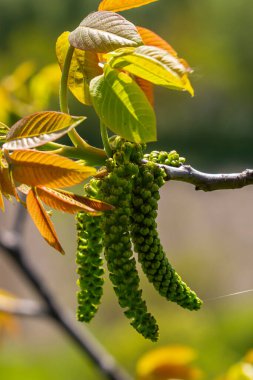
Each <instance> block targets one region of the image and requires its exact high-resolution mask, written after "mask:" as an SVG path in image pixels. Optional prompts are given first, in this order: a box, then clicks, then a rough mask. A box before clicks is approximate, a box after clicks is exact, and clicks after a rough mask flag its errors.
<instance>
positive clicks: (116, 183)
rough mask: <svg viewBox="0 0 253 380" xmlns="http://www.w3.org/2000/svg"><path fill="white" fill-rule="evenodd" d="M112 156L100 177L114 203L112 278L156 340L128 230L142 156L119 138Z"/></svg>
mask: <svg viewBox="0 0 253 380" xmlns="http://www.w3.org/2000/svg"><path fill="white" fill-rule="evenodd" d="M115 145H116V148H117V149H116V151H115V152H114V155H113V158H112V159H109V160H108V161H107V169H108V171H109V174H108V176H107V177H105V178H104V179H102V180H101V188H100V194H102V200H103V201H105V202H108V203H110V204H112V205H114V206H115V210H113V211H112V212H109V213H106V214H105V215H104V216H103V217H102V218H103V223H102V228H103V231H104V239H103V245H104V249H105V251H104V253H105V258H106V261H107V266H108V270H109V276H110V280H111V281H112V283H113V287H114V291H115V293H116V295H117V297H118V301H119V304H120V306H121V307H122V308H123V309H125V311H124V314H125V315H126V316H127V318H129V319H130V321H131V325H132V326H133V327H134V328H135V329H136V330H137V331H138V332H139V333H141V334H142V335H143V336H144V337H145V338H148V339H151V340H152V341H157V339H158V326H157V324H156V321H155V318H154V317H153V316H152V315H151V314H150V313H148V311H147V306H146V303H145V301H144V300H143V299H142V290H141V289H140V288H139V283H140V279H139V275H138V272H137V269H136V260H135V258H134V257H133V252H132V243H131V239H130V233H129V224H130V217H131V199H132V191H133V178H134V177H135V176H136V175H137V174H138V165H137V164H133V163H132V162H131V161H132V160H133V158H134V159H135V160H138V158H141V157H142V154H140V152H139V149H140V146H139V145H135V144H132V143H129V142H124V140H122V139H117V141H116V142H115V143H114V146H115Z"/></svg>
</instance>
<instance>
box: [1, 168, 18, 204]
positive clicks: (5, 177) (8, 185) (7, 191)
mask: <svg viewBox="0 0 253 380" xmlns="http://www.w3.org/2000/svg"><path fill="white" fill-rule="evenodd" d="M0 189H1V191H2V192H3V194H4V195H11V196H14V197H16V195H17V194H16V189H15V186H14V184H13V182H12V180H11V176H10V172H9V169H8V168H7V167H4V166H1V167H0Z"/></svg>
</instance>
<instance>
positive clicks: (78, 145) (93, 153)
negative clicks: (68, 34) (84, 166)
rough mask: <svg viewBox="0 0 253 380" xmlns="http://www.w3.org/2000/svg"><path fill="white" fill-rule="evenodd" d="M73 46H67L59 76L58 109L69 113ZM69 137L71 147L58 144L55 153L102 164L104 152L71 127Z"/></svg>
mask: <svg viewBox="0 0 253 380" xmlns="http://www.w3.org/2000/svg"><path fill="white" fill-rule="evenodd" d="M74 50H75V48H74V47H73V46H69V48H68V51H67V54H66V58H65V61H64V65H63V69H62V77H61V83H60V93H59V98H60V109H61V112H64V113H69V107H68V77H69V70H70V65H71V60H72V57H73V53H74ZM68 135H69V138H70V140H71V141H72V143H73V145H74V146H75V148H74V149H73V147H65V146H61V147H60V146H59V150H57V151H55V153H57V154H62V155H63V156H66V157H71V158H79V159H83V160H85V161H87V162H89V163H90V164H91V163H94V165H101V164H104V160H105V154H104V152H103V151H102V150H101V149H98V148H95V147H93V146H91V145H89V144H87V142H86V141H84V140H83V139H82V137H81V136H80V135H79V134H78V133H77V131H76V130H75V128H73V129H72V130H71V131H70V132H69V133H68Z"/></svg>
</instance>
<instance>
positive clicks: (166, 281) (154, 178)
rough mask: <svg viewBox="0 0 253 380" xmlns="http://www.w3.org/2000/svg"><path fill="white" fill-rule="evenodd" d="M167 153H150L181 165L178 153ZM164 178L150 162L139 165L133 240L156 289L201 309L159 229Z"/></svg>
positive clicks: (134, 190) (161, 159) (133, 216)
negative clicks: (170, 257)
mask: <svg viewBox="0 0 253 380" xmlns="http://www.w3.org/2000/svg"><path fill="white" fill-rule="evenodd" d="M159 155H160V157H159ZM168 155H169V154H168V153H166V152H155V153H153V154H151V155H150V156H151V159H152V160H154V158H157V160H156V162H158V163H166V165H172V162H173V161H174V163H175V165H178V166H180V165H181V162H182V160H180V157H179V156H178V155H176V152H173V154H171V157H170V158H168ZM158 157H159V158H158ZM145 158H147V156H146V157H145ZM161 161H162V162H161ZM163 161H164V162H163ZM166 161H167V162H166ZM164 177H165V173H164V170H163V169H161V168H159V167H158V166H156V165H154V164H153V163H151V162H150V163H147V164H145V165H142V166H141V167H140V168H139V174H138V176H137V177H136V178H135V180H134V186H133V197H132V209H133V211H132V216H131V218H132V223H131V237H132V241H133V243H134V248H135V251H136V252H137V253H138V260H139V262H140V263H141V265H142V268H143V271H144V273H145V274H146V275H147V277H148V280H149V281H150V282H151V283H153V285H154V287H155V289H156V290H157V291H158V292H159V293H160V294H161V295H162V296H164V297H166V298H167V299H168V300H170V301H173V302H176V303H177V304H178V305H180V306H182V307H183V308H187V309H189V310H198V309H199V308H200V306H201V304H202V302H201V300H200V299H199V298H198V297H197V296H196V294H195V292H193V291H192V290H191V289H190V288H189V287H188V286H187V285H186V284H185V283H184V282H183V281H182V279H181V278H180V276H179V275H178V274H177V272H176V271H175V270H174V269H173V268H172V266H171V265H170V263H169V261H168V259H167V257H166V254H165V252H164V250H163V247H162V245H161V242H160V239H159V235H158V232H157V224H156V222H155V219H156V216H157V209H158V200H159V198H160V196H159V188H160V187H161V186H162V185H163V184H164V182H165V181H164Z"/></svg>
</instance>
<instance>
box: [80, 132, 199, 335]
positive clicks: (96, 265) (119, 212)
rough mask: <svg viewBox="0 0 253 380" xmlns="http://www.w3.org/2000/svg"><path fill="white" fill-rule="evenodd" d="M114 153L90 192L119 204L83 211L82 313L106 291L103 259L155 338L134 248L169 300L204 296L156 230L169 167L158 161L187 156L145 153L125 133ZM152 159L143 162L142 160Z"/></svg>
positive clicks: (130, 314) (127, 306) (188, 302)
mask: <svg viewBox="0 0 253 380" xmlns="http://www.w3.org/2000/svg"><path fill="white" fill-rule="evenodd" d="M111 148H112V151H113V155H112V157H111V158H109V159H108V160H107V163H106V171H107V172H106V175H105V176H103V177H102V178H94V179H92V180H91V181H90V182H89V184H88V185H86V187H85V192H86V195H88V196H90V197H94V198H97V199H100V200H102V201H104V202H107V203H109V204H111V205H113V206H114V207H115V209H114V210H112V211H107V212H104V214H103V215H102V216H99V217H94V216H87V215H85V214H83V213H79V215H78V251H77V263H78V265H79V268H78V274H79V276H80V278H79V286H80V289H81V290H80V292H79V293H78V302H79V306H78V311H77V314H78V319H79V320H82V321H89V320H90V319H91V318H92V317H93V315H94V314H95V312H96V310H97V308H98V304H99V302H100V297H101V295H102V285H103V280H102V277H101V276H102V274H103V269H102V259H101V253H102V250H103V251H104V258H105V260H106V263H107V268H108V271H109V277H110V280H111V282H112V284H113V288H114V291H115V293H116V295H117V298H118V302H119V304H120V306H121V307H122V308H123V309H124V314H125V315H126V316H127V318H129V319H130V323H131V325H132V326H133V327H134V328H135V329H136V330H137V331H138V332H139V333H141V334H142V335H143V336H144V337H145V338H148V339H151V340H152V341H156V340H157V339H158V326H157V324H156V321H155V318H154V317H153V316H152V315H151V314H150V313H149V312H148V310H147V306H146V302H145V301H144V300H143V298H142V290H141V288H140V279H139V275H138V272H137V269H136V260H135V257H134V254H133V246H134V250H135V252H136V253H137V255H138V260H139V262H140V263H141V266H142V269H143V271H144V273H145V274H146V276H147V278H148V280H149V281H150V282H151V283H152V284H153V285H154V287H155V289H156V290H158V292H159V293H160V294H161V295H162V296H164V297H166V298H167V299H168V300H170V301H173V302H176V303H178V304H179V305H180V306H182V307H184V308H187V309H189V310H197V309H199V307H200V306H201V301H200V300H199V298H198V297H197V296H196V294H195V293H194V292H193V291H192V290H190V288H189V287H188V286H187V285H186V284H185V283H184V282H183V281H182V280H181V278H180V276H179V275H178V274H177V273H176V271H175V270H174V269H173V268H172V266H171V265H170V263H169V261H168V259H167V256H166V254H165V252H164V250H163V247H162V245H161V242H160V239H159V235H158V232H157V224H156V217H157V208H158V200H159V188H160V187H161V186H162V185H163V184H164V182H165V179H164V178H165V176H166V175H165V172H164V170H163V169H162V168H160V167H158V166H157V165H156V164H155V163H161V164H166V165H172V166H180V165H182V163H183V162H184V159H183V158H181V157H179V155H178V154H177V153H176V152H175V151H172V152H169V153H167V152H152V153H150V154H149V155H145V157H144V156H143V148H144V147H143V146H142V145H140V144H134V143H130V142H128V141H125V140H124V139H122V138H120V137H118V136H117V137H116V138H114V139H113V140H111ZM143 158H145V160H148V161H149V162H148V163H143V162H142V160H143Z"/></svg>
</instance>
